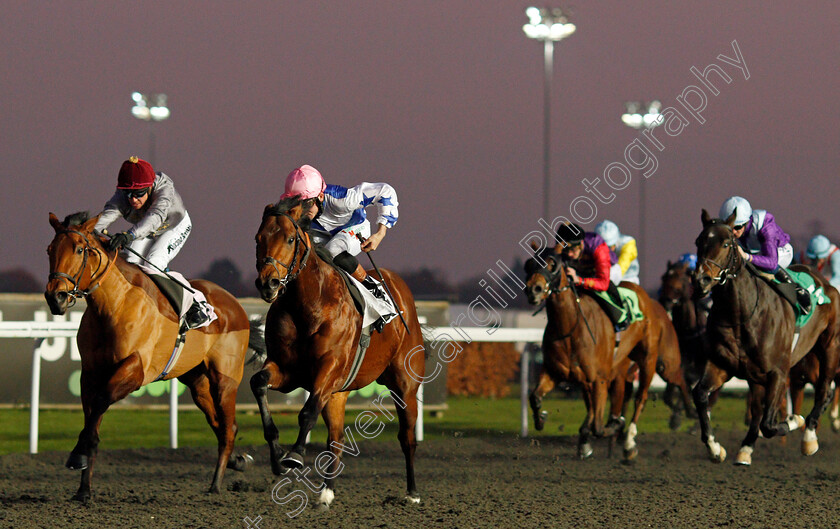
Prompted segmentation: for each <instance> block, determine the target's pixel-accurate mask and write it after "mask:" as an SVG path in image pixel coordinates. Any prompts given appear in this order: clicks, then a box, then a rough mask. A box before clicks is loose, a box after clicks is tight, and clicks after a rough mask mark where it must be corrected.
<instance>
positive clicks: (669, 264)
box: [668, 259, 674, 270]
mask: <svg viewBox="0 0 840 529" xmlns="http://www.w3.org/2000/svg"><path fill="white" fill-rule="evenodd" d="M672 266H674V263H672V262H671V260H670V259H668V270H670V269H671V267H672Z"/></svg>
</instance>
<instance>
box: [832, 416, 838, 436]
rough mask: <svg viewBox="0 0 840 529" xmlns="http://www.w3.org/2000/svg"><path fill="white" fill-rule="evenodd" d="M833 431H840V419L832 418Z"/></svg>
mask: <svg viewBox="0 0 840 529" xmlns="http://www.w3.org/2000/svg"><path fill="white" fill-rule="evenodd" d="M831 431H832V432H834V433H840V419H832V420H831Z"/></svg>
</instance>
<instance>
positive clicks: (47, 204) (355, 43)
mask: <svg viewBox="0 0 840 529" xmlns="http://www.w3.org/2000/svg"><path fill="white" fill-rule="evenodd" d="M528 5H530V4H529V3H528V2H520V1H512V0H504V1H502V0H495V1H493V0H484V1H481V2H478V1H469V2H467V1H452V2H440V1H437V2H433V1H425V0H424V1H414V2H395V1H390V2H386V1H352V2H338V1H332V2H326V1H324V2H310V1H306V2H293V1H251V2H240V1H236V2H221V1H219V2H216V1H209V2H101V1H95V2H87V1H64V2H41V1H31V2H27V1H17V0H15V1H2V2H0V7H2V13H3V14H2V25H3V31H2V32H0V48H1V49H2V54H0V67H1V68H2V77H0V93H2V96H3V97H2V102H0V125H2V141H0V160H2V164H0V170H1V171H2V183H3V186H2V193H0V223H2V228H0V248H2V259H0V271H2V270H8V269H11V268H19V267H22V268H25V269H27V270H29V271H31V272H32V273H33V274H35V276H36V277H37V278H38V279H39V280H43V282H44V284H46V280H47V273H48V262H47V256H46V254H45V251H44V250H45V248H46V246H47V244H48V243H49V242H50V240H51V239H52V235H53V230H52V228H51V227H50V225H49V223H48V213H49V212H51V211H52V212H55V213H56V214H57V215H58V216H59V217H60V218H64V216H66V215H67V214H69V213H72V212H75V211H79V210H89V211H90V212H91V213H94V214H95V213H98V212H99V211H100V210H101V209H102V206H103V205H104V203H105V201H106V199H107V198H109V197H110V196H111V194H112V192H113V189H114V185H115V184H116V177H117V172H118V169H119V167H120V164H121V163H122V161H123V160H124V159H126V158H127V157H128V156H130V155H134V154H136V155H139V156H140V157H142V158H148V157H149V156H150V152H149V150H150V127H153V130H154V135H155V139H156V156H155V158H154V160H150V161H152V162H153V163H154V166H155V169H156V170H158V171H163V172H165V173H167V174H168V175H169V176H170V177H172V178H173V180H174V182H175V185H176V188H177V189H178V191H179V192H180V193H181V195H182V197H183V199H184V201H185V203H186V206H187V209H188V210H189V213H190V215H191V217H192V220H193V233H192V235H191V237H190V239H189V240H188V241H187V244H186V246H185V247H184V249H183V250H182V251H181V253H180V255H179V256H178V257H177V258H176V259H175V260H174V261H173V262H172V263H171V267H172V268H173V269H175V270H178V271H180V272H182V273H184V274H185V275H187V276H188V277H191V276H195V275H197V274H198V273H200V272H202V271H204V270H206V269H207V267H208V265H209V264H210V263H211V262H212V261H213V260H215V259H219V258H224V257H229V258H231V259H233V260H234V262H235V263H236V264H237V266H238V267H239V268H240V270H241V271H242V272H243V275H244V277H245V279H246V280H247V281H248V282H250V281H251V279H252V278H253V277H254V276H255V268H254V259H255V257H254V235H255V233H256V230H257V228H258V226H259V224H260V218H261V214H262V210H263V207H264V206H265V205H266V204H268V203H270V202H274V201H276V200H277V198H278V197H279V195H280V194H281V193H282V189H283V182H284V179H285V176H286V175H287V174H288V173H289V171H290V170H291V169H293V168H294V167H297V166H299V165H301V164H304V163H307V164H311V165H313V166H315V167H316V168H318V169H319V170H320V171H321V173H322V174H323V175H324V177H325V178H326V180H327V182H328V183H336V184H341V185H346V186H352V185H355V184H357V183H360V182H362V181H370V182H378V181H385V182H388V183H390V184H391V185H393V186H394V188H395V189H396V190H397V193H398V196H399V202H400V219H399V222H398V223H397V225H396V226H395V227H394V229H392V230H390V231H389V233H388V235H387V237H386V238H385V240H384V241H383V243H382V245H381V247H380V249H378V250H377V251H376V252H375V258H376V261H377V264H378V265H379V266H381V267H387V268H391V269H394V270H398V271H401V270H412V269H417V268H419V267H421V266H426V267H430V268H435V269H440V270H442V271H444V272H445V273H446V275H447V277H448V278H449V279H450V280H451V281H461V280H464V279H467V278H470V277H473V276H478V275H481V274H483V273H485V271H486V270H488V269H489V268H494V267H495V264H494V263H495V262H496V261H497V260H499V259H501V260H502V261H503V262H505V263H511V262H512V261H513V259H514V258H515V257H516V256H521V257H526V255H525V252H524V250H522V249H521V248H520V247H519V245H518V243H519V241H520V240H521V239H522V238H523V237H525V236H526V234H528V233H529V232H530V231H532V230H538V229H539V225H538V219H539V218H540V216H541V214H542V203H543V200H542V181H543V156H542V152H543V48H542V44H541V43H539V42H537V41H534V40H530V39H528V38H526V36H525V34H524V33H523V31H522V25H523V24H524V23H525V22H526V21H527V19H526V16H525V8H526V7H527V6H528ZM538 5H540V4H538ZM561 5H562V4H561ZM562 6H563V7H569V8H570V11H571V19H572V22H574V24H575V25H576V26H577V31H576V33H575V34H574V35H572V36H571V37H569V38H568V39H566V40H564V41H561V42H559V43H558V44H557V45H556V47H555V70H554V83H553V89H554V90H553V95H552V133H551V134H552V142H551V155H552V179H551V198H550V201H551V202H550V203H551V216H552V218H554V217H555V216H558V215H563V216H566V217H569V216H570V212H569V208H570V204H572V203H573V201H574V200H575V198H576V197H579V196H586V197H588V198H589V199H590V200H592V201H593V202H592V203H593V204H595V205H596V206H597V214H596V215H595V218H594V220H592V222H590V223H589V224H586V225H585V227H586V228H588V229H592V228H593V227H594V226H595V224H596V223H597V222H598V221H600V220H603V219H605V218H609V219H612V220H614V221H615V222H616V223H618V225H619V227H620V228H621V230H622V231H623V232H625V233H628V234H631V235H636V234H637V233H638V231H639V221H638V219H639V213H638V205H639V199H638V197H639V186H640V185H644V186H645V194H646V197H647V198H646V202H647V223H646V224H647V238H646V240H645V241H643V246H644V248H645V251H646V253H645V254H644V255H642V256H641V259H642V270H643V278H644V283H643V284H644V285H645V286H648V287H655V286H656V285H658V282H659V276H660V275H661V274H662V272H663V271H664V269H665V264H666V261H667V260H668V259H669V258H671V259H673V258H676V257H677V256H678V255H679V254H681V253H683V252H686V251H691V250H693V241H694V239H695V237H696V236H697V234H698V233H699V231H700V228H701V225H700V220H699V219H700V211H701V208H704V207H705V208H707V209H708V210H709V211H710V212H711V213H713V214H715V215H716V214H717V211H718V208H719V207H720V204H721V202H722V201H723V200H724V199H725V198H726V197H728V196H729V195H733V194H740V195H742V196H745V197H747V198H748V199H749V200H750V201H751V202H752V205H753V207H754V208H763V209H767V210H769V211H770V212H771V213H773V214H774V215H775V216H776V219H777V222H778V223H779V224H780V225H781V227H782V228H783V229H784V230H786V231H787V232H788V233H790V234H791V235H793V236H794V237H795V242H799V246H798V247H795V249H796V250H797V252H798V251H799V250H800V249H801V244H802V241H803V240H807V237H808V236H810V235H812V230H813V229H814V223H815V222H819V223H822V226H823V227H824V230H825V231H826V232H827V233H826V234H828V235H840V229H838V220H840V218H839V217H840V213H838V194H837V184H836V182H837V177H838V174H840V172H839V171H838V169H839V167H838V165H840V163H838V140H839V139H840V138H838V136H839V135H840V134H838V127H839V126H840V104H838V94H840V64H838V63H840V61H839V60H838V58H839V57H840V53H839V52H840V50H838V47H839V46H840V44H838V43H840V38H838V37H840V31H838V22H837V21H838V20H840V4H838V3H837V2H808V3H793V2H785V3H781V2H775V3H770V2H766V1H746V2H703V3H694V2H691V3H689V2H673V1H656V2H626V1H619V0H614V1H604V2H592V1H589V2H576V3H575V4H571V5H562ZM806 6H807V7H806ZM733 41H735V42H736V43H737V46H738V48H739V50H740V53H741V54H742V57H743V62H744V63H745V66H746V69H747V70H748V74H749V79H746V78H745V77H746V75H745V73H746V72H744V71H743V70H742V69H739V68H738V67H736V66H733V65H731V64H727V63H726V62H724V61H723V60H721V59H719V58H718V56H719V55H724V56H727V57H729V58H733V59H734V58H735V57H736V54H735V51H734V50H733V44H732V43H733ZM712 63H715V64H717V65H718V66H720V67H721V68H722V70H723V71H724V72H725V73H726V74H727V75H728V76H729V77H730V78H731V83H729V84H727V83H726V82H725V81H723V80H722V79H721V78H720V77H719V76H717V75H716V74H714V73H712V74H710V76H709V80H710V82H711V83H712V84H713V85H714V86H715V87H716V88H717V89H718V90H719V94H718V95H716V96H715V95H713V94H712V93H711V90H710V89H709V88H708V87H706V86H704V85H703V83H701V82H700V81H699V80H698V79H697V78H696V77H695V76H694V75H692V73H691V71H690V69H691V67H692V66H694V67H696V68H698V69H699V70H701V71H702V70H704V69H705V68H706V67H707V66H708V65H709V64H712ZM690 85H694V86H695V87H697V88H698V89H699V90H702V91H703V93H704V94H705V97H706V98H707V102H706V108H705V110H703V111H702V112H701V113H700V115H701V116H702V119H704V120H705V123H702V124H701V123H700V122H699V120H698V119H697V118H696V117H695V116H692V115H691V114H690V113H689V112H687V111H686V109H685V108H684V107H683V106H681V105H680V103H679V102H678V100H677V98H678V96H680V95H681V94H683V92H684V90H686V88H688V87H690ZM133 91H141V92H152V93H156V92H163V93H166V94H167V95H168V103H169V106H170V109H171V117H170V118H169V119H168V120H166V121H163V122H160V123H154V124H152V125H151V126H150V124H149V123H146V122H142V121H140V120H137V119H135V118H134V117H132V116H131V114H130V108H131V99H130V96H131V93H132V92H133ZM693 97H694V101H697V96H696V94H694V96H693ZM635 99H660V100H661V101H662V102H663V106H665V107H672V108H675V109H676V110H678V111H680V112H681V113H682V114H683V115H684V117H685V118H686V119H687V123H688V125H687V126H685V127H684V128H683V130H682V131H681V132H679V134H674V135H669V134H668V133H667V132H666V131H665V130H664V129H663V128H662V127H659V128H657V129H654V136H655V137H656V138H658V140H659V141H660V142H661V146H660V147H661V149H662V150H661V151H660V150H656V149H655V148H654V146H653V144H652V143H651V142H650V141H649V140H647V139H644V138H642V137H641V136H640V134H639V132H638V131H635V130H633V129H631V128H629V127H627V126H626V125H624V124H623V123H622V122H621V120H620V116H621V114H622V112H623V111H624V102H625V101H628V100H635ZM685 100H686V101H689V102H692V95H690V94H689V95H687V96H686V98H685ZM692 104H696V102H695V103H692ZM672 131H673V129H672ZM637 138H639V139H641V140H642V142H643V144H644V145H645V146H646V147H647V148H649V149H653V151H652V152H653V153H655V155H656V158H657V160H658V167H657V169H656V171H655V173H653V174H652V175H651V176H650V178H648V179H647V180H644V178H643V177H641V175H640V173H639V171H635V170H634V171H633V173H632V181H631V183H630V184H629V186H628V187H626V188H625V189H623V190H611V189H610V188H609V187H608V186H606V185H605V184H604V182H603V181H604V176H603V173H604V169H605V168H606V167H607V166H608V165H609V164H611V163H613V162H622V163H624V164H626V163H627V162H626V161H625V160H624V151H625V148H626V147H627V145H628V144H630V143H631V142H632V141H633V140H634V139H637ZM613 176H614V177H615V175H613ZM595 178H600V179H601V184H600V185H599V186H598V189H599V190H600V191H601V193H602V194H604V195H608V194H610V193H612V194H614V195H615V198H614V199H613V200H612V202H611V203H609V204H603V203H601V202H599V201H598V200H597V199H596V197H595V196H594V195H593V194H587V192H586V190H585V186H584V184H583V183H582V180H583V179H588V180H590V181H593V180H594V179H595ZM580 212H581V213H582V214H586V208H585V207H581V208H580ZM549 220H551V219H549ZM835 242H836V241H835ZM366 261H367V260H366V259H363V260H362V262H363V263H366Z"/></svg>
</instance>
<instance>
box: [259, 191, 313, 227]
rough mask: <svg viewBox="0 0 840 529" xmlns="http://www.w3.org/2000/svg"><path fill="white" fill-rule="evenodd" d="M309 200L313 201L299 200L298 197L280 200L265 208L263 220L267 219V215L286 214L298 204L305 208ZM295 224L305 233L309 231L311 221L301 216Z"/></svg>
mask: <svg viewBox="0 0 840 529" xmlns="http://www.w3.org/2000/svg"><path fill="white" fill-rule="evenodd" d="M310 200H313V199H307V200H301V198H300V195H295V196H293V197H287V198H281V199H280V200H278V201H277V203H276V204H274V205H271V206H269V207H267V208H265V211H264V212H263V219H265V217H267V216H269V215H273V216H277V215H283V214H286V213H288V212H289V211H290V210H291V209H293V208H294V207H295V206H298V205H300V204H303V205H304V206H306V205H307V204H306V203H307V202H308V201H310ZM310 203H311V202H310ZM297 224H298V226H300V229H302V230H303V231H305V232H306V231H309V228H310V227H311V226H312V219H310V218H309V217H308V216H302V217H301V218H300V220H298V221H297Z"/></svg>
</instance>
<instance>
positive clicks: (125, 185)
mask: <svg viewBox="0 0 840 529" xmlns="http://www.w3.org/2000/svg"><path fill="white" fill-rule="evenodd" d="M154 183H155V171H154V169H152V165H151V164H150V163H149V162H147V161H146V160H141V159H140V158H138V157H136V156H132V157H131V158H129V159H128V160H126V161H124V162H123V164H122V167H120V175H119V176H118V177H117V189H143V188H144V187H151V186H152V184H154Z"/></svg>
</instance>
